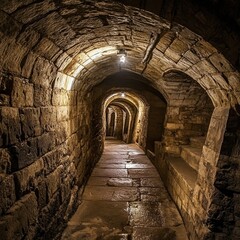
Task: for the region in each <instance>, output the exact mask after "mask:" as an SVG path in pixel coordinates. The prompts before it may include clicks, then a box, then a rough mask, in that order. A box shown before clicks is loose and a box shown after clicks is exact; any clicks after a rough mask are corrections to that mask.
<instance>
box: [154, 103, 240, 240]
mask: <svg viewBox="0 0 240 240" xmlns="http://www.w3.org/2000/svg"><path fill="white" fill-rule="evenodd" d="M225 130H226V131H225ZM238 132H239V116H238V115H237V114H236V112H235V111H234V110H231V111H230V114H229V108H227V107H226V108H223V107H219V108H215V109H214V111H213V114H212V117H211V121H210V124H209V130H208V133H207V137H206V141H205V144H204V146H203V150H202V155H201V159H200V163H199V170H198V172H197V175H191V174H190V172H188V168H187V167H185V174H184V172H182V171H181V169H180V168H178V166H177V162H179V161H180V159H179V158H178V157H177V156H176V155H171V154H169V153H168V154H166V152H165V145H164V143H163V142H156V145H155V150H156V156H157V157H156V162H155V165H156V166H157V167H158V169H159V170H160V172H161V177H162V178H163V180H164V182H165V185H166V187H167V189H168V191H169V192H170V194H171V196H172V197H173V199H174V201H175V202H176V204H177V206H178V208H179V211H180V213H181V215H182V217H183V219H184V222H185V227H186V229H187V231H188V233H189V238H190V239H223V238H224V239H228V238H229V239H234V240H235V239H238V238H239V227H238V224H239V209H238V200H239V184H238V182H239V174H238V172H239V161H238V158H239V151H238V149H239V136H238ZM230 146H231V147H230Z"/></svg>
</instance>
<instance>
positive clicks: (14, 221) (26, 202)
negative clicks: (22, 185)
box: [0, 193, 38, 240]
mask: <svg viewBox="0 0 240 240" xmlns="http://www.w3.org/2000/svg"><path fill="white" fill-rule="evenodd" d="M37 214H38V210H37V201H36V196H35V194H34V193H30V194H28V195H26V196H24V197H23V198H22V199H20V200H19V201H17V202H16V203H15V204H14V205H13V207H11V209H9V211H8V215H6V216H4V217H3V218H1V220H0V234H1V238H3V239H6V240H11V239H14V240H20V239H23V238H24V237H25V236H26V235H27V234H28V232H29V230H31V231H33V229H34V228H35V226H36V222H37ZM32 228H33V229H32Z"/></svg>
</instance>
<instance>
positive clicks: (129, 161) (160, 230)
mask: <svg viewBox="0 0 240 240" xmlns="http://www.w3.org/2000/svg"><path fill="white" fill-rule="evenodd" d="M61 239H62V240H67V239H68V240H85V239H86V240H93V239H109V240H110V239H111V240H120V239H121V240H125V239H126V240H129V239H132V240H167V239H169V240H174V239H176V240H187V239H188V238H187V236H186V232H185V228H184V226H183V222H182V219H181V217H180V215H179V213H178V211H177V209H176V207H175V205H174V203H173V202H172V201H171V199H170V197H169V195H168V193H167V191H166V190H165V188H164V186H163V183H162V181H161V179H160V177H159V174H158V172H157V171H156V169H155V168H154V166H153V165H152V163H151V162H150V160H149V159H148V158H147V156H146V155H145V154H144V152H143V151H142V150H141V149H139V148H138V147H137V146H136V145H134V144H125V143H123V142H121V141H117V140H108V141H106V143H105V150H104V153H103V155H102V157H101V159H100V161H99V162H98V164H97V165H96V167H95V169H94V170H93V172H92V175H91V177H90V179H89V181H88V184H87V186H86V188H85V191H84V193H83V196H82V203H81V204H80V206H79V207H78V209H77V211H76V213H75V214H74V215H73V217H72V218H71V220H70V221H69V222H68V226H67V228H66V229H65V231H64V232H63V235H62V238H61Z"/></svg>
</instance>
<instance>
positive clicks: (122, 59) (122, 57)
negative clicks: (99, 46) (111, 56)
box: [120, 55, 126, 63]
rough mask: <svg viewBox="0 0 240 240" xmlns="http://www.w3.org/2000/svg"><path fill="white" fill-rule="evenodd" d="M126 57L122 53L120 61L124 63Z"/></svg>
mask: <svg viewBox="0 0 240 240" xmlns="http://www.w3.org/2000/svg"><path fill="white" fill-rule="evenodd" d="M125 60H126V57H125V56H124V55H122V56H121V57H120V63H125Z"/></svg>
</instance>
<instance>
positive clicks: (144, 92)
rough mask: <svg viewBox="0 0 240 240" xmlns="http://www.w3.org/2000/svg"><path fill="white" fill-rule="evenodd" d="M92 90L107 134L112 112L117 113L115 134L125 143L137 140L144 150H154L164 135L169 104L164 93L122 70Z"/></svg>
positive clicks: (138, 76) (136, 75)
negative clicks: (167, 104)
mask: <svg viewBox="0 0 240 240" xmlns="http://www.w3.org/2000/svg"><path fill="white" fill-rule="evenodd" d="M93 92H94V93H93V95H94V96H95V99H96V100H95V103H96V104H95V106H96V107H95V109H96V110H95V112H96V113H97V111H98V110H97V108H99V109H101V112H102V116H100V115H98V117H99V119H102V120H100V121H101V122H102V121H103V125H102V128H103V132H104V135H106V136H108V131H107V130H108V126H109V121H110V115H109V113H111V114H112V112H114V113H115V116H116V118H115V125H114V126H115V133H114V136H115V137H116V138H117V139H120V140H123V141H124V142H126V143H136V144H137V145H138V146H140V147H141V148H142V149H143V150H144V151H145V152H147V151H151V152H154V142H155V141H161V140H162V137H163V129H164V119H165V114H166V107H167V106H166V101H165V99H164V97H163V96H162V94H161V93H159V92H158V91H157V90H156V89H154V88H153V87H152V86H151V85H150V84H149V82H148V80H147V79H145V78H143V77H142V76H140V75H138V74H135V73H132V72H128V71H120V72H118V73H116V74H113V75H110V76H108V77H107V78H106V79H105V80H103V81H102V83H101V84H99V85H96V86H95V87H94V89H93ZM99 103H102V105H100V104H99ZM110 109H111V110H110ZM106 128H107V129H106Z"/></svg>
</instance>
